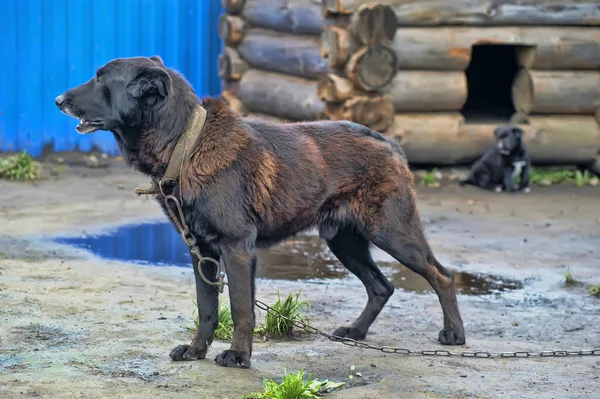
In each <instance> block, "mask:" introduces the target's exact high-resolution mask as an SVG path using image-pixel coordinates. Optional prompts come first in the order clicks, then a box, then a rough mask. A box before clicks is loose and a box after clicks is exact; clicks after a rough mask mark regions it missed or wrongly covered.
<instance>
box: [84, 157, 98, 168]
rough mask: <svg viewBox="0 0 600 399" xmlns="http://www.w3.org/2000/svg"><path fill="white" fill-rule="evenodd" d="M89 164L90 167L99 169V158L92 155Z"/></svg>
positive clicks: (88, 160)
mask: <svg viewBox="0 0 600 399" xmlns="http://www.w3.org/2000/svg"><path fill="white" fill-rule="evenodd" d="M87 164H88V166H89V167H91V168H97V167H98V164H99V163H98V158H96V156H95V155H90V156H89V157H88V159H87Z"/></svg>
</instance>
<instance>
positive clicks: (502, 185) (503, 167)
mask: <svg viewBox="0 0 600 399" xmlns="http://www.w3.org/2000/svg"><path fill="white" fill-rule="evenodd" d="M494 136H495V138H496V145H495V146H493V147H490V148H489V149H488V150H487V151H486V152H485V153H484V154H483V155H482V156H481V158H479V159H478V160H477V161H476V162H475V163H474V164H473V166H472V167H471V174H470V175H469V178H467V179H466V180H463V181H461V182H460V185H461V186H464V185H467V184H470V185H473V186H477V187H481V188H485V189H487V190H494V191H496V192H501V191H509V192H513V193H514V192H516V191H517V188H515V185H514V183H513V179H514V178H515V177H516V176H521V181H520V183H519V188H518V190H519V191H521V190H522V191H524V192H526V193H528V192H529V191H530V188H529V176H530V169H531V160H530V159H529V153H528V151H527V146H526V145H525V143H524V142H523V130H522V129H520V128H519V127H517V126H515V125H511V124H507V125H500V126H498V127H497V128H496V129H495V130H494Z"/></svg>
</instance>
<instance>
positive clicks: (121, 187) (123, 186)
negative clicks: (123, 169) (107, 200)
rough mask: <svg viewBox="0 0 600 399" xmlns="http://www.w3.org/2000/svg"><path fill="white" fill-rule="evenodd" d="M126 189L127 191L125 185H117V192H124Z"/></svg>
mask: <svg viewBox="0 0 600 399" xmlns="http://www.w3.org/2000/svg"><path fill="white" fill-rule="evenodd" d="M124 189H125V185H124V184H123V183H119V184H117V190H124Z"/></svg>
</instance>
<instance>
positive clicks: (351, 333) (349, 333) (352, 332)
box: [333, 327, 367, 341]
mask: <svg viewBox="0 0 600 399" xmlns="http://www.w3.org/2000/svg"><path fill="white" fill-rule="evenodd" d="M333 335H335V336H336V337H340V338H350V339H354V340H357V341H362V340H363V339H365V338H366V336H367V334H366V333H363V332H362V331H360V330H359V329H357V328H354V327H340V328H338V329H337V330H335V331H334V332H333Z"/></svg>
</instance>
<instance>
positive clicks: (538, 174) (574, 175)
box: [517, 167, 598, 187]
mask: <svg viewBox="0 0 600 399" xmlns="http://www.w3.org/2000/svg"><path fill="white" fill-rule="evenodd" d="M517 180H518V178H517ZM529 182H530V184H535V185H538V186H552V185H555V184H573V185H575V186H576V187H583V186H596V185H598V178H597V177H594V176H592V174H590V172H588V171H587V170H586V171H583V172H582V171H580V170H579V169H577V170H572V169H556V168H534V167H532V168H531V177H530V179H529Z"/></svg>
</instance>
